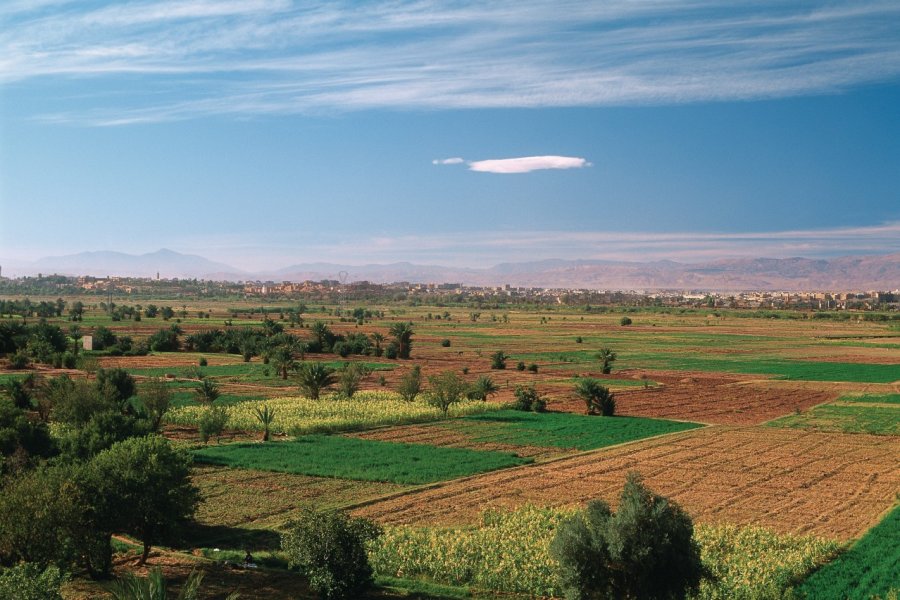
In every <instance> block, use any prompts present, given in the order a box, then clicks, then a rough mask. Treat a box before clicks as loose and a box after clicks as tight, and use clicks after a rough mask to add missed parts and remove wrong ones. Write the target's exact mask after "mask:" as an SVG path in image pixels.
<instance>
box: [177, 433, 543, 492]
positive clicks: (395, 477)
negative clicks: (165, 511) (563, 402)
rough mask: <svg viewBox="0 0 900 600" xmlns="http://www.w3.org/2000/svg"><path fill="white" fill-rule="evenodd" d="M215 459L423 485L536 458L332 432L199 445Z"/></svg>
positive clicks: (201, 453)
mask: <svg viewBox="0 0 900 600" xmlns="http://www.w3.org/2000/svg"><path fill="white" fill-rule="evenodd" d="M194 457H195V458H196V459H197V460H198V461H200V462H205V463H210V464H217V465H225V466H229V467H236V468H243V469H258V470H262V471H279V472H283V473H297V474H301V475H315V476H320V477H339V478H341V479H353V480H358V481H388V482H393V483H408V484H423V483H433V482H435V481H446V480H449V479H456V478H458V477H465V476H466V475H474V474H475V473H483V472H485V471H494V470H497V469H503V468H506V467H513V466H518V465H522V464H526V463H528V462H531V461H530V460H529V459H523V458H520V457H518V456H515V455H514V454H509V453H504V452H492V451H484V450H469V449H467V448H438V447H435V446H426V445H421V444H398V443H394V442H382V441H377V440H364V439H358V438H346V437H340V436H328V435H307V436H303V437H300V438H297V439H296V440H294V441H291V442H279V443H269V444H228V445H224V446H211V447H207V448H203V449H201V450H197V451H195V452H194Z"/></svg>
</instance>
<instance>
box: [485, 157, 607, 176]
mask: <svg viewBox="0 0 900 600" xmlns="http://www.w3.org/2000/svg"><path fill="white" fill-rule="evenodd" d="M590 166H591V163H589V162H588V161H586V160H585V159H583V158H578V157H574V156H522V157H520V158H497V159H492V160H476V161H473V162H470V163H469V169H471V170H472V171H479V172H481V173H530V172H531V171H539V170H541V169H581V168H584V167H590Z"/></svg>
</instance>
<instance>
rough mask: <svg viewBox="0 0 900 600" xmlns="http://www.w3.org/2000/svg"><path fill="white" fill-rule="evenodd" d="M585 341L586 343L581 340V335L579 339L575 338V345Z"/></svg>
mask: <svg viewBox="0 0 900 600" xmlns="http://www.w3.org/2000/svg"><path fill="white" fill-rule="evenodd" d="M583 341H584V340H583V339H582V338H581V336H580V335H579V336H578V337H576V338H575V343H576V344H580V343H581V342H583Z"/></svg>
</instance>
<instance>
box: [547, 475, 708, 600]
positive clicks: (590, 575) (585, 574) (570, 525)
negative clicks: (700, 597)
mask: <svg viewBox="0 0 900 600" xmlns="http://www.w3.org/2000/svg"><path fill="white" fill-rule="evenodd" d="M693 535H694V527H693V523H692V522H691V518H690V517H689V516H688V515H687V513H685V512H684V511H683V510H682V509H681V507H679V506H678V505H677V504H675V503H674V502H671V501H670V500H668V499H667V498H663V497H662V496H658V495H656V494H654V493H653V492H651V491H650V490H648V489H647V488H646V487H644V485H643V484H642V482H641V478H640V475H638V474H637V473H635V472H631V473H629V474H628V478H627V480H626V482H625V488H624V489H623V490H622V495H621V498H620V503H619V509H618V511H617V512H616V513H613V512H612V511H610V508H609V505H608V504H607V503H606V502H603V501H602V500H594V501H593V502H590V503H589V504H588V506H587V508H586V510H585V511H584V512H583V513H579V514H576V515H575V516H573V517H571V518H569V519H567V520H566V521H564V522H563V523H562V524H561V525H560V526H559V529H558V530H557V532H556V535H555V536H554V538H553V542H552V543H551V545H550V553H551V555H552V556H553V557H554V558H555V559H556V560H558V561H559V563H560V567H561V572H560V578H561V580H562V583H563V588H564V589H565V592H566V598H569V599H572V600H575V599H578V600H581V599H587V598H643V599H664V598H683V597H684V596H685V594H686V593H687V592H688V591H696V590H697V588H698V587H699V585H700V580H701V579H703V578H704V577H706V576H707V573H706V569H705V568H704V567H703V564H702V563H701V560H700V548H699V546H698V545H697V543H696V542H695V541H694V539H693Z"/></svg>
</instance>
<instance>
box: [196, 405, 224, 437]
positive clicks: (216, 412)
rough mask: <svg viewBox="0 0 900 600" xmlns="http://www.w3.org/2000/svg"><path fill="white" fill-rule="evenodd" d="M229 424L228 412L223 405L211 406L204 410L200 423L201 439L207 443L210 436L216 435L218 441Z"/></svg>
mask: <svg viewBox="0 0 900 600" xmlns="http://www.w3.org/2000/svg"><path fill="white" fill-rule="evenodd" d="M227 424H228V412H227V411H226V410H225V409H224V408H222V407H221V406H210V407H209V408H208V409H207V410H206V411H204V413H203V415H202V416H201V417H200V421H199V423H198V427H199V430H200V440H201V441H202V442H203V443H204V444H205V443H206V442H208V441H209V438H211V437H215V438H216V441H218V440H219V436H220V435H222V432H223V431H225V426H226V425H227Z"/></svg>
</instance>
